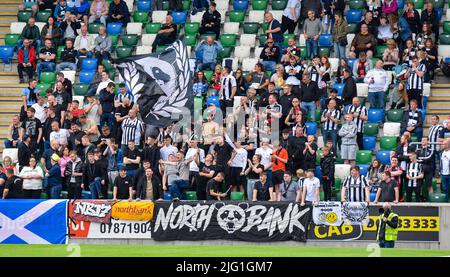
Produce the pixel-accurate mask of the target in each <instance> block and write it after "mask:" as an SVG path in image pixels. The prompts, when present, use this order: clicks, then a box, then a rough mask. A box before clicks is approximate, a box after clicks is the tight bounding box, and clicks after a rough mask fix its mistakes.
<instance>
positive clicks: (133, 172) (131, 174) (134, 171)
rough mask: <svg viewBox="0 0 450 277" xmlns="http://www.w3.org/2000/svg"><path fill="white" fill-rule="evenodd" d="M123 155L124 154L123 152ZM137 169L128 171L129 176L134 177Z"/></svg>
mask: <svg viewBox="0 0 450 277" xmlns="http://www.w3.org/2000/svg"><path fill="white" fill-rule="evenodd" d="M122 153H123V152H122ZM136 170H137V169H127V176H129V177H133V176H134V174H135V173H136Z"/></svg>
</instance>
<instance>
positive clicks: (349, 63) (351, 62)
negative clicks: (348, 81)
mask: <svg viewBox="0 0 450 277" xmlns="http://www.w3.org/2000/svg"><path fill="white" fill-rule="evenodd" d="M355 61H356V58H348V59H347V62H348V66H349V67H350V70H353V64H355Z"/></svg>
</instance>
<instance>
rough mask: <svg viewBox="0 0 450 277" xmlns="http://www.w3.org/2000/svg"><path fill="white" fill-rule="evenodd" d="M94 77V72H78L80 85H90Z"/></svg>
mask: <svg viewBox="0 0 450 277" xmlns="http://www.w3.org/2000/svg"><path fill="white" fill-rule="evenodd" d="M94 76H95V71H92V70H89V71H85V70H82V71H81V72H80V83H82V84H90V83H92V81H93V80H94Z"/></svg>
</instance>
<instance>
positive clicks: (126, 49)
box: [116, 46, 133, 59]
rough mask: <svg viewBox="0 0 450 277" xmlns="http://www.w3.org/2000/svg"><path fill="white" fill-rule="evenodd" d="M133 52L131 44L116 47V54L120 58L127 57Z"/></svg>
mask: <svg viewBox="0 0 450 277" xmlns="http://www.w3.org/2000/svg"><path fill="white" fill-rule="evenodd" d="M131 54H133V47H130V46H118V47H116V55H117V58H118V59H121V58H126V57H129V56H131Z"/></svg>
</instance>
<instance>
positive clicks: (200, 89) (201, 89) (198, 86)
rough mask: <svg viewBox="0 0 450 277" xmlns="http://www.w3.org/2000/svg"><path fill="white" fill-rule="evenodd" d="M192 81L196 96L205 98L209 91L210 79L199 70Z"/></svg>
mask: <svg viewBox="0 0 450 277" xmlns="http://www.w3.org/2000/svg"><path fill="white" fill-rule="evenodd" d="M192 83H193V84H192V90H193V92H194V97H201V98H202V99H203V97H204V96H206V92H207V91H208V80H207V79H206V77H205V74H204V73H203V71H201V70H199V71H197V72H196V73H195V76H194V79H193V81H192Z"/></svg>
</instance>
